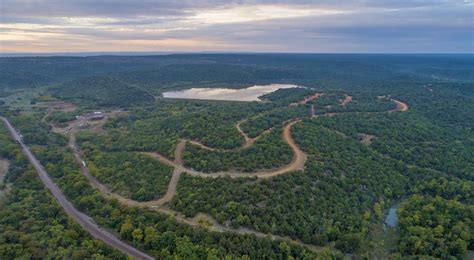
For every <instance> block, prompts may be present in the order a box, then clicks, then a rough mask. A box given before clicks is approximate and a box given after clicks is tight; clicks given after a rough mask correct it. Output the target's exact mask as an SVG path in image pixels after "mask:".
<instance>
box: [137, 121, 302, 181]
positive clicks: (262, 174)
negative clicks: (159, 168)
mask: <svg viewBox="0 0 474 260" xmlns="http://www.w3.org/2000/svg"><path fill="white" fill-rule="evenodd" d="M299 121H300V120H295V121H292V122H290V123H288V124H287V125H286V126H285V127H284V128H283V133H282V137H283V140H284V141H285V142H286V143H287V144H288V145H289V146H290V148H291V149H292V151H293V159H292V161H291V162H290V163H289V164H287V165H284V166H283V167H280V168H277V169H269V170H258V171H256V172H239V171H225V172H213V173H205V172H200V171H196V170H193V169H189V168H186V167H185V166H184V165H183V164H182V162H181V163H177V162H176V160H175V161H171V160H169V159H168V158H166V157H164V156H163V155H161V154H158V153H155V152H144V154H146V155H148V156H151V157H153V158H155V159H158V160H160V161H161V162H162V163H164V164H167V165H169V166H171V167H174V168H175V170H178V171H179V172H186V173H187V174H189V175H192V176H199V177H204V178H217V177H223V176H229V177H231V178H252V177H257V178H271V177H274V176H278V175H281V174H285V173H288V172H292V171H301V170H303V168H304V164H305V162H306V159H307V157H306V154H305V153H304V152H303V151H301V149H300V148H299V146H298V145H297V144H296V143H295V141H294V140H293V138H292V137H291V127H292V126H293V125H294V124H296V123H298V122H299ZM183 142H184V143H185V142H187V141H185V140H182V141H181V142H180V144H181V145H182V148H181V149H176V151H178V150H179V152H176V151H175V157H176V156H178V157H179V158H180V159H181V160H182V155H183V151H184V144H183Z"/></svg>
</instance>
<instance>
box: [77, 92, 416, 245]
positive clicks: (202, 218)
mask: <svg viewBox="0 0 474 260" xmlns="http://www.w3.org/2000/svg"><path fill="white" fill-rule="evenodd" d="M320 95H322V94H319V93H317V94H315V95H313V96H311V97H308V98H306V99H305V100H303V101H302V102H304V103H303V104H306V103H307V102H309V101H310V100H313V99H315V98H317V97H319V96H320ZM345 100H348V101H347V102H346V103H345V104H347V103H348V102H350V101H351V100H352V97H350V96H348V95H346V98H345V99H344V101H345ZM344 101H342V103H344ZM392 101H393V102H395V103H396V104H397V107H396V108H395V109H394V110H393V111H392V110H389V111H387V112H395V111H407V110H408V106H407V105H406V104H405V103H403V102H401V101H398V100H394V99H392ZM336 114H338V113H327V114H323V115H316V116H312V118H318V117H319V116H335V115H336ZM299 121H300V120H293V121H291V122H289V123H287V124H286V125H285V127H284V128H283V132H282V138H283V140H284V141H285V142H286V143H287V144H288V145H289V146H290V147H291V149H292V151H293V160H292V161H291V163H289V164H288V165H285V166H283V167H280V168H278V169H270V170H260V171H257V172H253V173H244V172H235V171H228V172H215V173H204V172H199V171H195V170H193V169H188V168H186V167H184V165H183V153H184V149H185V147H186V143H188V142H189V143H191V144H194V145H198V146H200V147H202V148H204V149H208V150H216V149H214V148H210V147H207V146H205V145H203V144H201V143H199V142H197V141H190V140H185V139H181V140H180V141H179V143H178V144H177V146H176V149H175V154H174V157H175V159H174V161H171V160H170V159H168V158H166V157H165V156H163V155H160V154H158V153H155V152H144V154H146V155H148V156H151V157H153V158H155V159H158V160H159V161H161V162H162V163H164V164H167V165H169V166H172V167H174V171H173V175H172V178H171V180H170V183H169V185H168V190H167V192H166V194H165V195H164V196H163V197H162V198H160V199H158V200H153V201H146V202H139V201H135V200H131V199H128V198H125V197H122V196H120V195H118V194H114V193H112V192H111V191H110V189H108V188H107V187H106V186H105V185H102V184H101V183H100V182H98V181H97V180H96V179H95V178H94V177H93V176H92V175H91V174H90V172H89V170H88V168H87V166H86V165H84V164H83V163H82V159H81V155H82V154H81V151H80V149H79V148H78V147H77V146H76V144H75V139H74V131H73V132H71V135H70V139H69V140H70V142H69V145H70V146H71V148H73V151H74V154H75V156H76V160H77V162H78V163H79V164H80V165H81V170H82V172H83V174H84V175H85V176H86V177H87V179H88V180H89V182H90V183H91V185H92V186H93V187H95V188H97V189H98V190H99V191H100V192H101V193H102V194H103V195H104V196H106V197H111V198H115V199H117V200H118V201H119V202H121V203H123V204H125V205H130V206H142V207H149V208H150V209H153V210H156V211H158V212H161V213H163V214H167V215H170V216H172V217H173V218H174V219H175V220H176V221H177V222H179V223H182V224H187V225H191V226H205V227H206V228H208V229H209V230H211V231H215V232H236V233H239V234H253V235H255V236H257V237H262V238H264V237H265V238H268V237H269V238H271V239H277V240H282V241H287V242H290V243H294V244H298V245H301V246H305V247H306V248H308V249H310V250H312V251H317V250H319V249H320V248H319V247H316V246H314V245H309V244H305V243H303V242H301V241H300V240H295V239H291V238H289V237H285V236H277V235H272V234H264V233H261V232H258V231H254V230H250V229H246V228H237V229H234V228H230V227H227V226H224V225H221V224H219V223H217V221H216V220H214V219H213V218H212V217H211V216H209V215H207V214H202V213H200V214H198V215H197V216H196V217H194V218H186V217H185V216H184V215H182V214H181V213H179V212H176V211H174V210H171V209H169V208H168V207H167V204H168V203H169V202H170V201H171V200H172V199H173V197H174V196H175V195H176V191H177V185H178V182H179V178H180V176H181V174H182V173H186V174H189V175H192V176H198V177H204V178H216V177H220V176H230V177H231V178H254V177H257V178H271V177H274V176H278V175H281V174H285V173H288V172H292V171H299V170H303V169H304V165H305V162H306V160H307V156H306V154H305V153H304V152H303V151H302V150H301V149H300V148H299V147H298V145H297V144H296V143H295V141H294V139H293V138H292V136H291V127H292V126H293V125H294V124H296V123H298V122H299ZM243 122H244V121H240V122H238V123H237V124H236V128H237V130H238V131H239V132H240V133H241V134H242V135H243V136H244V138H245V143H244V144H243V145H242V147H239V148H237V149H243V148H246V147H249V146H251V145H252V144H253V143H254V142H255V139H257V138H258V137H255V138H249V137H248V136H247V135H246V134H245V132H244V131H242V129H241V128H240V124H241V123H243ZM267 131H271V129H269V130H267Z"/></svg>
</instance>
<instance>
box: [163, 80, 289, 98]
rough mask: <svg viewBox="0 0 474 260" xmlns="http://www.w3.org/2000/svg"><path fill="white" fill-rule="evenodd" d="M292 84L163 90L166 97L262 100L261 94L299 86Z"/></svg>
mask: <svg viewBox="0 0 474 260" xmlns="http://www.w3.org/2000/svg"><path fill="white" fill-rule="evenodd" d="M297 87H298V86H296V85H290V84H271V85H265V86H253V87H249V88H243V89H230V88H191V89H186V90H182V91H168V92H163V97H165V98H184V99H208V100H228V101H260V99H259V98H258V97H259V96H261V95H264V94H268V93H271V92H273V91H275V90H278V89H281V88H297Z"/></svg>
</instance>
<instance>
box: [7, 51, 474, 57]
mask: <svg viewBox="0 0 474 260" xmlns="http://www.w3.org/2000/svg"><path fill="white" fill-rule="evenodd" d="M176 54H336V55H337V54H365V55H474V52H279V51H273V52H264V51H79V52H76V51H71V52H0V58H13V57H94V56H160V55H162V56H166V55H176Z"/></svg>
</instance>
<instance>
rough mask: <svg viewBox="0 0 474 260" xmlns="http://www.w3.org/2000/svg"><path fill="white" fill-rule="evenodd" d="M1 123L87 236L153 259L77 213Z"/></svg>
mask: <svg viewBox="0 0 474 260" xmlns="http://www.w3.org/2000/svg"><path fill="white" fill-rule="evenodd" d="M0 118H1V119H2V120H3V122H5V124H6V125H7V127H8V130H9V131H10V133H11V135H12V136H13V138H14V139H15V141H17V142H18V143H19V144H20V146H21V149H22V151H23V153H24V154H25V156H26V157H27V158H28V160H29V161H30V163H31V164H32V165H33V166H34V168H35V169H36V171H37V172H38V175H39V177H40V179H41V181H42V182H43V184H44V185H45V186H46V188H48V189H49V190H50V191H51V194H52V195H53V196H54V198H55V199H56V201H57V202H58V203H59V205H61V207H62V208H63V209H64V211H65V212H66V214H67V215H68V216H69V217H71V218H72V219H74V220H75V221H76V222H77V223H78V224H79V225H81V227H82V228H84V229H85V230H86V231H87V232H89V234H91V235H92V236H93V237H94V238H96V239H99V240H102V241H103V242H104V243H106V244H108V245H109V246H111V247H113V248H115V249H117V250H119V251H121V252H123V253H124V254H127V255H130V256H132V257H134V258H136V259H153V257H151V256H149V255H147V254H145V253H143V252H141V251H138V250H137V249H135V248H133V247H132V246H130V245H128V244H126V243H124V242H122V241H121V240H119V239H118V238H117V237H115V236H114V235H112V234H111V233H109V232H108V231H106V230H104V229H102V228H101V227H99V226H98V225H97V224H95V223H94V221H93V220H92V219H91V218H90V217H89V216H87V215H85V214H84V213H82V212H80V211H78V210H77V209H76V208H75V207H74V206H73V205H72V203H71V202H69V200H67V198H66V196H64V194H63V193H62V191H61V190H60V189H59V187H58V186H57V185H56V184H55V183H54V182H53V180H52V179H51V178H50V177H49V175H48V173H47V172H46V170H45V169H44V167H43V166H42V165H41V163H40V162H39V161H38V160H37V159H36V157H35V156H34V155H33V153H31V151H30V149H29V148H28V146H26V145H25V144H24V143H23V142H22V140H21V138H20V135H19V134H18V132H16V130H15V129H14V128H13V126H12V125H11V124H10V122H9V121H8V120H7V119H6V118H4V117H0Z"/></svg>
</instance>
